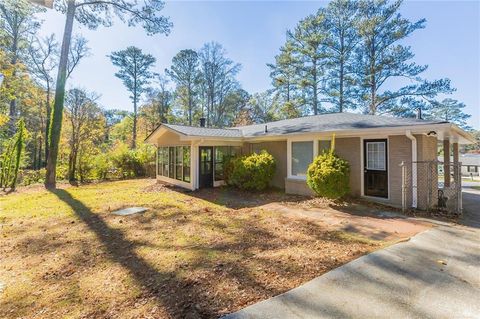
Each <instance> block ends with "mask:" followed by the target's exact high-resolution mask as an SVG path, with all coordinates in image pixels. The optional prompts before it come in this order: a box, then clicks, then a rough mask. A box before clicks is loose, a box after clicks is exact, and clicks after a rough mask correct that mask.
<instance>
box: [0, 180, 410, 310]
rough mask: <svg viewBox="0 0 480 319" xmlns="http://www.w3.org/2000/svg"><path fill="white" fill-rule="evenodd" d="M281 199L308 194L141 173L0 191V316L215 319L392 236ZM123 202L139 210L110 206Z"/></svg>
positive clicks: (299, 200)
mask: <svg viewBox="0 0 480 319" xmlns="http://www.w3.org/2000/svg"><path fill="white" fill-rule="evenodd" d="M281 202H283V203H285V202H286V203H288V205H290V206H291V205H296V207H301V206H302V205H304V204H305V203H306V202H308V201H305V199H304V198H301V197H294V196H287V195H284V194H281V193H277V192H270V193H266V194H245V193H240V192H232V191H230V190H225V189H223V190H203V191H200V192H193V193H188V192H181V191H178V190H175V189H171V188H167V187H164V186H162V185H158V184H155V182H154V181H153V180H129V181H120V182H108V183H101V184H92V185H87V186H81V187H67V186H65V187H64V188H63V189H58V190H56V191H54V192H49V191H46V190H44V189H43V188H42V187H31V188H26V189H21V190H20V191H18V192H16V193H13V194H9V195H2V196H0V256H1V259H0V318H17V317H22V318H64V317H68V318H118V317H122V318H215V317H218V316H220V315H222V314H226V313H229V312H232V311H236V310H239V309H240V308H242V307H245V306H247V305H250V304H252V303H255V302H258V301H260V300H263V299H266V298H268V297H271V296H274V295H277V294H280V293H282V292H285V291H286V290H289V289H292V288H294V287H296V286H299V285H300V284H302V283H304V282H306V281H308V280H310V279H312V278H314V277H316V276H318V275H321V274H322V273H325V272H327V271H329V270H330V269H333V268H335V267H338V266H340V265H342V264H344V263H346V262H348V261H350V260H352V259H355V258H357V257H359V256H361V255H363V254H366V253H368V252H370V251H372V250H376V249H379V248H381V247H383V246H384V245H386V244H390V243H392V237H391V236H390V237H388V236H384V237H381V239H380V240H372V239H371V238H369V236H368V233H367V236H366V235H365V234H363V233H362V232H356V231H355V229H351V228H348V227H343V228H341V227H336V226H335V225H337V224H338V223H337V224H335V223H333V224H332V223H321V222H317V221H316V220H315V219H309V218H303V217H302V216H298V215H295V214H285V213H281V212H278V211H277V210H276V209H274V206H273V207H272V206H271V205H272V204H275V203H281ZM261 205H264V206H261ZM129 206H145V207H148V208H149V210H148V211H147V212H146V213H144V214H141V215H132V216H115V215H112V214H111V211H113V210H116V209H120V208H123V207H129ZM269 207H270V208H269ZM332 209H333V208H332ZM343 213H345V212H343ZM337 226H338V225H337ZM399 237H401V236H399ZM387 239H388V240H387ZM2 290H3V292H2Z"/></svg>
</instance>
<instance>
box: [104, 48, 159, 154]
mask: <svg viewBox="0 0 480 319" xmlns="http://www.w3.org/2000/svg"><path fill="white" fill-rule="evenodd" d="M110 59H111V60H112V63H113V65H115V66H117V67H119V68H120V70H119V71H118V72H117V73H115V76H116V77H117V78H119V79H121V80H122V82H123V84H124V85H125V86H126V87H127V90H128V91H129V92H130V93H132V95H131V96H130V98H131V100H132V102H133V132H132V144H131V148H132V149H134V148H136V141H137V115H138V113H137V106H138V102H139V101H140V97H141V95H142V94H143V93H144V92H145V90H146V89H147V88H146V85H147V84H149V83H150V80H151V79H152V78H153V77H154V76H155V74H154V73H153V72H152V71H151V70H150V69H151V67H153V65H154V63H155V61H156V59H155V58H154V57H153V56H152V55H150V54H144V53H143V52H142V50H141V49H139V48H137V47H134V46H130V47H128V48H126V49H125V50H121V51H117V52H112V54H111V55H110Z"/></svg>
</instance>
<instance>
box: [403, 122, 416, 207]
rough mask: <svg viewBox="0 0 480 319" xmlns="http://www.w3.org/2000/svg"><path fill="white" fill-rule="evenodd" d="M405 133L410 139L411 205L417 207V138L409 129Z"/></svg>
mask: <svg viewBox="0 0 480 319" xmlns="http://www.w3.org/2000/svg"><path fill="white" fill-rule="evenodd" d="M405 135H406V136H407V137H408V138H409V139H410V140H411V141H412V207H413V208H417V163H416V162H417V138H416V137H415V136H413V135H412V132H411V131H410V130H408V131H406V132H405Z"/></svg>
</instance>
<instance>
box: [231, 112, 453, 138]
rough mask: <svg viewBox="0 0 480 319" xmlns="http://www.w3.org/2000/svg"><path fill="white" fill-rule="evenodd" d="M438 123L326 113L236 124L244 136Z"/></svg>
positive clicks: (438, 122)
mask: <svg viewBox="0 0 480 319" xmlns="http://www.w3.org/2000/svg"><path fill="white" fill-rule="evenodd" d="M441 123H446V122H444V121H427V120H419V119H413V118H398V117H389V116H378V115H365V114H355V113H329V114H321V115H312V116H305V117H299V118H295V119H289V120H282V121H276V122H270V123H265V124H256V125H248V126H241V127H236V128H237V129H239V130H241V131H242V134H243V136H244V137H255V136H271V135H282V134H295V133H316V132H329V131H343V130H355V129H367V128H370V129H371V128H386V127H400V126H414V125H428V124H441ZM265 126H267V133H265Z"/></svg>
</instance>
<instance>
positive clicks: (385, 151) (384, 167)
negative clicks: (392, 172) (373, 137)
mask: <svg viewBox="0 0 480 319" xmlns="http://www.w3.org/2000/svg"><path fill="white" fill-rule="evenodd" d="M370 144H372V145H373V144H377V145H379V144H382V145H383V147H384V149H383V154H384V157H383V168H372V167H369V166H368V159H369V154H368V146H369V145H370ZM366 145H367V150H366V153H365V154H366V157H367V163H366V165H365V166H366V168H367V169H368V170H369V171H382V172H384V171H386V170H387V141H375V142H367V143H366Z"/></svg>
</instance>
